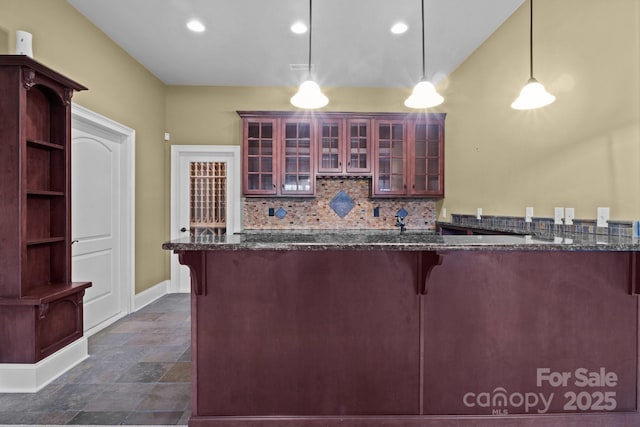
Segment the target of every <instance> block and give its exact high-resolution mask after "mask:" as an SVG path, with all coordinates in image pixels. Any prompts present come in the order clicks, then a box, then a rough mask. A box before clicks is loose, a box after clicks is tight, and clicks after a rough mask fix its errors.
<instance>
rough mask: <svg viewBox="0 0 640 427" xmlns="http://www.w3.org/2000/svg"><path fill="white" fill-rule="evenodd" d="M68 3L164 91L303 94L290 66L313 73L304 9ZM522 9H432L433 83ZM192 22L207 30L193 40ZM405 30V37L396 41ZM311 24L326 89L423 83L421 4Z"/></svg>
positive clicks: (359, 7)
mask: <svg viewBox="0 0 640 427" xmlns="http://www.w3.org/2000/svg"><path fill="white" fill-rule="evenodd" d="M68 2H69V3H70V4H71V5H72V6H73V7H75V8H76V9H77V10H78V11H79V12H80V13H82V14H83V15H84V16H86V17H87V19H89V20H90V21H91V22H93V23H94V24H95V25H96V26H97V27H98V28H100V29H101V30H102V31H104V33H106V34H107V35H108V36H109V37H110V38H111V39H113V40H114V41H115V42H116V43H117V44H118V45H120V46H121V47H122V48H123V49H124V50H125V51H127V52H128V53H129V54H130V55H131V56H133V57H134V58H135V59H136V60H138V61H139V62H140V63H141V64H142V65H144V66H145V67H146V68H147V69H149V70H150V71H151V72H152V73H153V74H155V75H156V76H157V77H158V78H159V79H160V80H162V81H163V82H164V83H166V84H171V85H222V86H296V85H298V84H299V83H300V82H301V81H302V80H304V79H305V77H306V72H305V71H292V70H291V68H290V64H306V63H307V61H308V43H309V39H308V33H307V34H303V35H297V34H293V33H292V32H291V31H290V29H289V27H290V26H291V24H293V22H295V21H297V20H302V21H304V22H308V18H309V10H308V9H309V2H308V1H306V0H108V1H107V0H103V1H98V0H68ZM523 2H524V0H425V34H426V37H425V41H426V64H427V71H426V77H427V78H428V79H431V80H432V81H434V82H437V81H439V80H440V79H441V78H442V77H443V76H446V75H448V74H449V73H451V71H453V70H454V69H455V68H456V67H457V66H458V65H459V64H461V63H462V62H463V61H464V60H465V59H466V58H467V57H468V56H469V55H470V54H471V53H472V52H473V51H474V50H475V49H476V48H477V47H478V46H479V45H481V44H482V43H483V42H484V41H485V40H486V39H487V38H488V37H489V36H490V35H491V34H492V33H493V32H494V31H495V30H496V28H498V27H499V26H500V25H501V24H502V23H503V22H504V21H505V20H506V19H507V18H508V17H509V16H510V15H511V14H512V13H513V12H514V11H515V10H516V9H517V8H518V7H519V6H520V5H521V4H522V3H523ZM192 18H198V19H200V20H201V21H202V22H203V23H204V24H205V25H206V27H207V30H206V31H205V32H204V33H201V34H196V33H192V32H190V31H189V30H187V28H186V22H187V21H188V20H190V19H192ZM397 21H405V22H406V23H407V24H408V25H409V30H408V31H407V32H406V33H405V34H403V35H393V34H391V32H390V31H389V29H390V27H391V25H392V24H394V23H395V22H397ZM312 24H313V32H312V63H313V76H314V78H315V79H316V81H317V82H318V83H320V84H321V85H323V86H370V87H411V86H413V85H414V84H415V83H416V82H417V81H418V80H419V79H420V77H421V74H422V71H421V68H422V65H421V63H422V58H421V22H420V0H316V1H315V2H314V3H313V23H312ZM523 34H525V37H526V33H523ZM523 45H526V39H525V40H523Z"/></svg>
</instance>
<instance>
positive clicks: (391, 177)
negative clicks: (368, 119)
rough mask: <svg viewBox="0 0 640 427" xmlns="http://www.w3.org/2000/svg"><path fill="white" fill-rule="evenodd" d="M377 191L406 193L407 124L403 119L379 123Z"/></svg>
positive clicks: (383, 193) (378, 192)
mask: <svg viewBox="0 0 640 427" xmlns="http://www.w3.org/2000/svg"><path fill="white" fill-rule="evenodd" d="M376 131H377V146H376V162H377V165H376V166H377V168H376V172H375V176H374V179H375V192H376V194H378V195H385V194H389V195H391V194H404V193H405V192H406V184H405V178H404V177H405V145H406V138H405V125H404V122H403V121H383V122H378V124H377V129H376Z"/></svg>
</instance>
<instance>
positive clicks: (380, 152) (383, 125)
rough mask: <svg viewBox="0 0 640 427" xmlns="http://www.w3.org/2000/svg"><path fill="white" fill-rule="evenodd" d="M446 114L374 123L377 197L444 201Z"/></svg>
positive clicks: (374, 188)
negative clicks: (422, 198)
mask: <svg viewBox="0 0 640 427" xmlns="http://www.w3.org/2000/svg"><path fill="white" fill-rule="evenodd" d="M444 119H445V115H444V114H422V115H412V116H411V117H410V118H406V117H405V118H404V119H400V118H388V119H387V118H377V119H376V120H375V121H374V126H375V136H374V174H373V185H372V191H373V196H375V197H444Z"/></svg>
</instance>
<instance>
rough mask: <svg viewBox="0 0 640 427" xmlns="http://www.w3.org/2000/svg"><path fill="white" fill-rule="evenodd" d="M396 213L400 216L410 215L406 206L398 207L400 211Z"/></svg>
mask: <svg viewBox="0 0 640 427" xmlns="http://www.w3.org/2000/svg"><path fill="white" fill-rule="evenodd" d="M396 215H398V216H399V217H400V218H406V217H407V215H409V212H407V211H406V210H405V208H400V209H398V213H397V214H396Z"/></svg>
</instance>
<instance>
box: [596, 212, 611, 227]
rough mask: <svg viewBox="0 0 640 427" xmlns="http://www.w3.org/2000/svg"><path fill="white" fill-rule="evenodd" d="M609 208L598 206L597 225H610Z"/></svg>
mask: <svg viewBox="0 0 640 427" xmlns="http://www.w3.org/2000/svg"><path fill="white" fill-rule="evenodd" d="M608 221H609V208H598V216H597V217H596V227H608V226H609V223H608Z"/></svg>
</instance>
